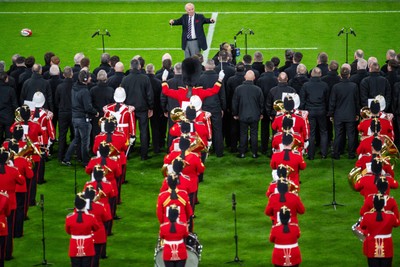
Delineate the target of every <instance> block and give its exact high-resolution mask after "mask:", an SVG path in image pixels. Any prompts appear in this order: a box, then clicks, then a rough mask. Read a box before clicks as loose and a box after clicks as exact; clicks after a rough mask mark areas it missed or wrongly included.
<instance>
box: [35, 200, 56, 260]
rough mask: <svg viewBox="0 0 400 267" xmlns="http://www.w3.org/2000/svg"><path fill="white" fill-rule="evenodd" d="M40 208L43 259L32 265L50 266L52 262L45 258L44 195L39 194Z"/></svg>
mask: <svg viewBox="0 0 400 267" xmlns="http://www.w3.org/2000/svg"><path fill="white" fill-rule="evenodd" d="M39 206H40V210H41V211H42V246H43V260H42V262H41V263H38V264H35V265H33V266H50V265H53V264H52V263H48V262H47V260H46V242H45V237H44V195H43V194H41V195H40V202H39Z"/></svg>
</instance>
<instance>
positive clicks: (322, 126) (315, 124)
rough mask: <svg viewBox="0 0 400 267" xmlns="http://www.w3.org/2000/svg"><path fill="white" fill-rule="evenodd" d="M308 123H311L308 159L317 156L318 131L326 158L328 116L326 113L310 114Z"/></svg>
mask: <svg viewBox="0 0 400 267" xmlns="http://www.w3.org/2000/svg"><path fill="white" fill-rule="evenodd" d="M308 121H309V122H310V138H309V140H308V141H309V146H308V158H311V159H313V158H314V155H315V146H316V145H315V141H316V140H315V139H316V138H315V137H316V135H317V133H316V131H317V129H318V130H319V136H320V148H321V154H322V156H323V157H326V155H327V153H328V130H327V126H326V115H325V112H324V111H322V112H315V113H314V112H312V113H311V112H310V113H309V115H308Z"/></svg>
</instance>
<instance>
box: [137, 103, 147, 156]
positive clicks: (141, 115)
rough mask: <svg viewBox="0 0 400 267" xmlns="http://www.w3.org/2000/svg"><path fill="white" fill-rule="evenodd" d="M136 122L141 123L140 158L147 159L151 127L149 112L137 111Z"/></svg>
mask: <svg viewBox="0 0 400 267" xmlns="http://www.w3.org/2000/svg"><path fill="white" fill-rule="evenodd" d="M135 116H136V121H139V131H140V156H141V157H142V158H143V157H147V152H148V150H149V133H148V131H147V128H148V127H149V118H148V112H147V111H136V112H135Z"/></svg>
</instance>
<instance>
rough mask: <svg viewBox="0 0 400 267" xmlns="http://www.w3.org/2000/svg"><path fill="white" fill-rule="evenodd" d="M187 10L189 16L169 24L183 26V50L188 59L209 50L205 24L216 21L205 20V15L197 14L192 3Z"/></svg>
mask: <svg viewBox="0 0 400 267" xmlns="http://www.w3.org/2000/svg"><path fill="white" fill-rule="evenodd" d="M185 10H186V13H187V14H185V15H182V17H180V18H179V19H175V20H174V19H171V20H170V21H169V24H170V25H171V26H172V25H182V50H184V51H185V58H188V57H191V56H194V55H196V54H198V53H200V49H202V50H207V40H206V36H205V34H204V29H203V24H210V23H214V22H215V20H214V19H212V18H210V19H208V18H205V17H204V15H203V14H196V13H195V12H194V5H193V4H192V3H187V4H186V5H185Z"/></svg>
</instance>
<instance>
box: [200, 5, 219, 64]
mask: <svg viewBox="0 0 400 267" xmlns="http://www.w3.org/2000/svg"><path fill="white" fill-rule="evenodd" d="M211 18H212V19H214V21H215V22H214V23H212V24H210V27H208V33H207V47H208V49H207V50H205V51H204V52H203V59H204V62H207V60H208V54H209V53H210V48H211V43H212V39H213V36H214V30H215V26H216V25H217V18H218V13H217V12H215V13H212V15H211Z"/></svg>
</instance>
